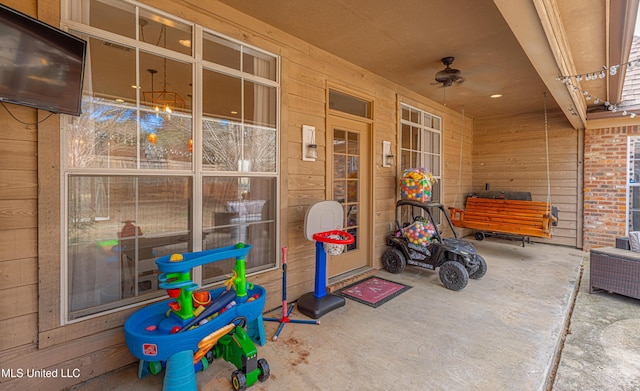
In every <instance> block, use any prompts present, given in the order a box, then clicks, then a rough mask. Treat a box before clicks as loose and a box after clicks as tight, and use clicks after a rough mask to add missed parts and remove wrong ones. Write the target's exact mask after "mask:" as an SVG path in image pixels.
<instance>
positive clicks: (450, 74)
mask: <svg viewBox="0 0 640 391" xmlns="http://www.w3.org/2000/svg"><path fill="white" fill-rule="evenodd" d="M455 59H456V58H455V57H444V58H442V59H441V60H440V61H442V63H443V64H444V65H445V68H444V69H443V70H441V71H439V72H438V73H436V77H435V79H436V81H437V82H438V83H442V86H443V87H451V86H452V85H454V84H456V85H457V84H462V83H464V77H462V75H461V74H460V70H459V69H455V68H451V66H450V65H451V64H453V61H454V60H455ZM434 84H437V83H434Z"/></svg>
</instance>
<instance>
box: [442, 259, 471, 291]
mask: <svg viewBox="0 0 640 391" xmlns="http://www.w3.org/2000/svg"><path fill="white" fill-rule="evenodd" d="M440 281H442V284H443V285H444V286H445V288H447V289H451V290H452V291H459V290H461V289H463V288H464V287H465V286H467V283H468V282H469V274H468V273H467V269H465V268H464V266H462V264H461V263H459V262H456V261H446V262H445V263H443V264H442V265H441V266H440Z"/></svg>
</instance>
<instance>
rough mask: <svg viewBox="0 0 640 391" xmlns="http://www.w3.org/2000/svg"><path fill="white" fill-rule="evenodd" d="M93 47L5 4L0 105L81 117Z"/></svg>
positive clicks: (1, 9)
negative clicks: (87, 59) (88, 57)
mask: <svg viewBox="0 0 640 391" xmlns="http://www.w3.org/2000/svg"><path fill="white" fill-rule="evenodd" d="M86 47H87V42H86V41H84V40H82V39H80V38H77V37H74V36H73V35H71V34H68V33H66V32H64V31H62V30H60V29H58V28H55V27H53V26H50V25H48V24H46V23H43V22H41V21H39V20H37V19H34V18H32V17H30V16H28V15H25V14H23V13H21V12H18V11H16V10H14V9H12V8H9V7H7V6H5V5H1V4H0V102H9V103H15V104H18V105H24V106H30V107H35V108H37V109H42V110H48V111H50V112H52V113H62V114H70V115H76V116H78V115H80V113H81V105H82V79H83V76H84V62H85V54H86Z"/></svg>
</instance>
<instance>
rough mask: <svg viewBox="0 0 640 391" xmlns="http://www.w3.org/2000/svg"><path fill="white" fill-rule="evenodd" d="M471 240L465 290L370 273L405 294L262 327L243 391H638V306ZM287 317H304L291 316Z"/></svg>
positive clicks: (576, 259)
mask: <svg viewBox="0 0 640 391" xmlns="http://www.w3.org/2000/svg"><path fill="white" fill-rule="evenodd" d="M473 243H474V245H475V246H476V248H477V249H478V252H479V253H480V254H482V255H483V256H484V257H485V258H486V259H487V262H488V264H489V271H488V272H487V274H486V276H484V277H483V278H481V279H479V280H472V281H470V283H469V285H468V286H467V287H466V288H465V289H464V290H462V291H459V292H452V291H450V290H447V289H445V288H444V287H443V286H442V284H441V283H440V281H439V279H438V276H437V273H434V272H431V271H428V270H424V269H418V268H413V267H408V268H407V269H406V270H405V271H404V272H403V273H401V274H389V273H387V272H385V271H379V272H378V276H380V277H383V278H386V279H389V280H392V281H397V282H401V283H404V284H407V285H410V286H411V289H409V290H408V291H406V292H405V293H403V294H401V295H400V296H398V297H396V298H394V299H393V300H391V301H389V302H387V303H385V304H383V305H382V306H380V307H378V308H372V307H369V306H366V305H363V304H360V303H357V302H355V301H352V300H347V303H346V305H345V306H344V307H342V308H340V309H338V310H335V311H333V312H331V313H329V314H327V315H325V316H324V317H322V318H321V324H320V325H319V326H315V325H301V324H293V323H290V324H287V325H286V326H285V328H284V330H283V331H282V333H281V335H280V338H279V339H278V340H277V341H275V342H273V341H271V337H272V336H273V334H274V333H275V330H276V327H277V324H276V323H271V322H265V329H266V334H267V337H268V341H267V343H266V345H265V346H261V347H258V357H260V358H262V357H264V358H266V359H267V361H268V362H269V366H270V368H271V376H270V378H269V379H267V381H265V382H264V383H256V384H255V385H254V386H252V387H251V389H253V390H338V389H342V390H355V389H367V390H407V389H410V390H510V389H511V390H512V389H521V390H545V389H551V387H552V386H553V390H557V391H563V390H577V389H582V390H587V389H593V390H595V389H599V390H605V389H616V390H631V389H634V388H637V386H638V384H639V383H638V382H639V381H640V379H639V378H638V373H637V367H635V369H634V366H633V364H632V363H633V360H634V358H635V359H636V360H637V358H638V357H640V350H639V348H638V345H637V344H636V345H635V346H633V343H629V344H628V346H624V347H623V346H620V345H619V344H620V342H622V341H623V340H622V339H621V338H619V337H616V336H623V335H631V333H633V327H634V325H637V324H638V322H640V320H639V313H638V308H639V307H638V302H637V300H633V299H628V298H624V297H621V296H617V295H611V294H607V293H598V294H589V293H588V287H587V286H588V282H586V279H588V270H589V269H588V264H589V262H588V254H587V253H584V252H582V251H580V250H577V249H573V248H568V247H559V246H552V245H545V244H540V243H532V244H528V245H527V246H526V247H524V248H523V247H521V246H519V244H518V243H517V242H509V241H502V240H497V239H487V240H484V241H482V242H476V241H474V242H473ZM583 267H584V272H583ZM581 277H582V281H583V282H582V284H581V283H580V279H581ZM576 298H577V301H576ZM574 302H575V307H574ZM273 313H275V314H276V315H275V316H278V315H277V314H278V312H277V310H276V311H275V312H273ZM273 313H271V314H273ZM292 318H298V319H304V318H305V317H304V316H303V315H301V314H300V313H298V312H297V311H294V312H293V313H292ZM363 324H366V325H367V327H362V326H363ZM567 328H568V329H569V330H570V332H569V335H568V337H567V341H566V344H565V342H564V340H565V335H566V333H567ZM636 338H637V337H636ZM603 344H604V345H603ZM563 346H564V348H563ZM620 349H624V356H625V357H626V358H625V359H624V360H622V359H621V357H620V354H621V353H620V352H621V350H620ZM585 358H587V359H585ZM558 360H559V367H558V370H557V375H556V367H557V365H558ZM233 370H234V367H233V366H232V365H231V364H229V363H227V362H225V361H223V360H216V361H214V362H213V364H212V365H211V366H210V367H209V369H208V370H207V371H205V372H201V373H198V374H197V382H198V389H200V390H226V389H231V383H230V380H229V379H230V375H231V372H232V371H233ZM554 378H555V384H553V381H554ZM162 382H163V376H162V375H158V376H149V377H146V378H144V379H138V378H137V366H135V365H132V366H129V367H127V368H125V369H123V370H121V371H118V372H115V373H111V374H107V375H104V376H101V377H99V378H96V379H94V380H92V381H90V382H88V383H85V384H81V385H79V386H76V387H73V388H72V390H74V391H87V390H97V389H100V390H129V389H132V388H135V389H136V390H142V391H147V390H149V391H151V390H160V389H162Z"/></svg>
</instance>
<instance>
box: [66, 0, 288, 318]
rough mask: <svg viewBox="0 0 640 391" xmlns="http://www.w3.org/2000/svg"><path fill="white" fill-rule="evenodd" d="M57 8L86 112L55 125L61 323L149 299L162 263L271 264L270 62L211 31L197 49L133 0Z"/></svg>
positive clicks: (273, 67) (217, 270)
mask: <svg viewBox="0 0 640 391" xmlns="http://www.w3.org/2000/svg"><path fill="white" fill-rule="evenodd" d="M64 4H67V5H68V7H66V8H65V9H63V10H62V13H61V14H62V20H61V25H62V26H63V27H69V25H72V26H73V28H72V29H71V30H70V32H71V33H72V34H74V35H78V36H80V37H81V38H83V39H85V40H87V41H88V42H89V47H88V50H87V62H86V67H85V77H84V88H83V101H82V115H81V116H79V117H71V116H64V117H63V120H62V121H61V123H62V129H61V131H62V135H63V140H62V146H63V150H62V152H61V156H64V162H63V163H64V168H63V170H64V183H65V189H64V191H63V195H62V196H63V197H64V203H65V207H64V211H63V213H62V215H63V216H64V217H63V219H62V220H63V223H64V224H66V227H65V229H64V240H65V241H66V245H65V246H64V251H63V252H64V255H63V257H64V258H65V261H66V263H65V264H64V267H65V272H66V273H67V275H66V278H65V279H64V282H65V283H66V284H67V285H65V286H64V290H65V292H66V303H65V307H66V308H68V313H67V314H66V316H67V319H79V318H82V317H86V316H89V315H93V314H99V313H101V312H103V311H107V310H111V309H115V308H120V307H123V306H126V305H128V304H132V303H137V302H141V301H145V300H150V299H153V298H157V297H158V296H159V295H161V294H162V292H160V291H158V289H157V269H156V268H155V262H154V260H155V258H156V257H158V256H162V255H169V254H171V253H175V252H178V253H181V252H187V251H200V250H204V249H210V248H214V247H224V246H229V245H233V244H235V243H237V242H240V241H242V242H246V243H248V244H251V245H253V250H252V251H251V252H250V253H249V256H248V258H247V267H248V269H249V270H251V271H252V272H257V271H260V270H265V269H268V268H274V267H275V263H276V260H277V256H278V254H277V251H276V246H277V243H276V232H277V226H276V201H277V199H278V188H277V182H278V181H277V179H278V172H277V164H276V155H277V139H278V129H277V122H278V121H277V113H278V105H279V102H278V95H279V94H278V89H279V81H278V78H279V75H278V64H279V59H278V57H277V56H275V55H272V54H269V53H267V52H264V51H262V50H260V49H257V48H252V47H249V46H248V45H245V44H242V43H239V42H234V41H232V40H230V39H227V38H224V37H222V36H219V35H218V34H216V33H215V32H212V31H204V30H203V31H204V34H203V39H202V40H201V41H200V42H194V34H193V32H194V31H195V30H196V28H197V29H201V28H200V27H198V26H194V25H192V24H191V23H190V22H186V21H183V20H180V19H178V18H175V17H172V16H170V15H167V14H164V13H162V12H159V11H157V10H154V9H152V8H150V7H147V6H146V5H143V4H140V3H138V2H136V3H133V2H128V1H125V0H69V1H67V2H64ZM69 19H71V20H72V21H73V22H74V23H68V22H69ZM194 48H200V51H202V53H203V59H204V61H203V62H202V63H201V62H197V61H196V59H195V57H194V53H195V50H194ZM194 74H202V80H194V79H193V75H194ZM193 96H202V102H201V106H202V111H201V112H196V113H194V112H193V108H192V103H193V102H192V97H193ZM193 115H195V116H196V117H197V118H199V119H200V118H201V119H202V122H201V123H200V124H194V123H193V119H192V118H193ZM200 125H201V126H200ZM200 132H201V133H200ZM194 141H195V142H197V143H199V144H196V145H194ZM194 163H198V164H194ZM200 163H201V164H200ZM214 172H215V174H216V176H215V177H214V176H211V175H212V174H213V173H214ZM200 183H202V192H200V191H198V192H197V193H196V192H194V188H196V185H197V186H198V189H199V188H200V185H199V184H200ZM201 210H202V211H203V215H202V216H200V215H199V213H200V211H201ZM194 212H195V213H198V215H195V216H194ZM194 227H196V228H197V231H199V232H197V235H196V234H195V233H194V232H192V231H193V229H194ZM200 235H202V241H198V242H197V243H196V242H194V237H198V238H200ZM233 266H234V265H233V264H232V265H223V264H222V263H220V262H216V264H215V266H209V267H207V268H205V269H204V272H203V275H204V283H210V282H217V281H219V279H220V278H225V277H226V275H227V274H228V273H229V272H230V271H231V270H232V269H233ZM196 282H197V283H202V281H196Z"/></svg>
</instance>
